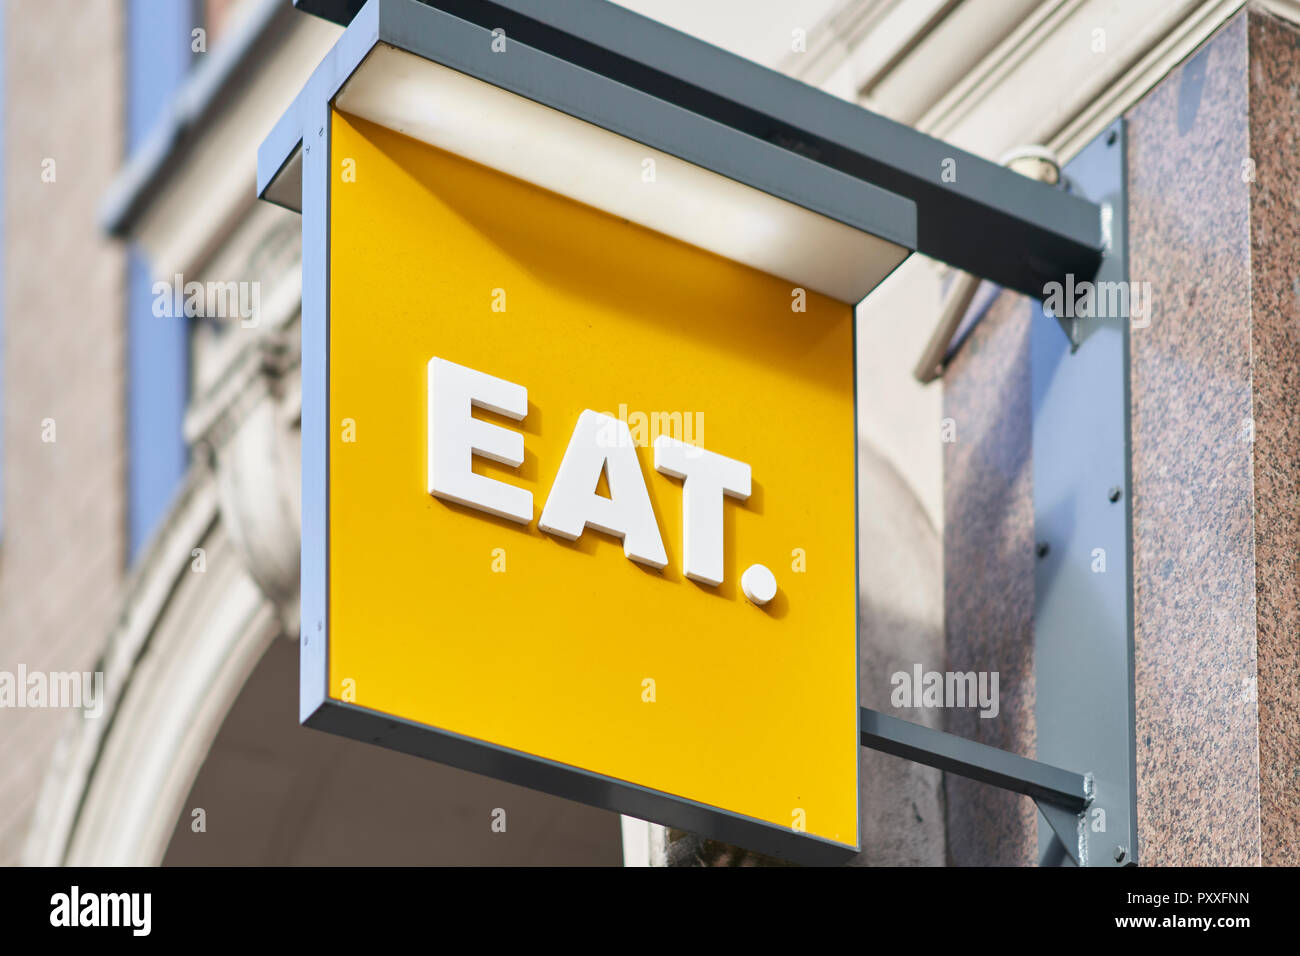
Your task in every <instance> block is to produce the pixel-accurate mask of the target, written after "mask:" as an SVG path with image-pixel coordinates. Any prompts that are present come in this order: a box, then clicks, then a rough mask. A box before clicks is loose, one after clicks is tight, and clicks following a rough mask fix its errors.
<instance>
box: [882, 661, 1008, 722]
mask: <svg viewBox="0 0 1300 956" xmlns="http://www.w3.org/2000/svg"><path fill="white" fill-rule="evenodd" d="M889 683H890V684H891V685H893V688H894V689H893V691H892V692H891V693H890V695H889V702H890V703H891V704H893V705H894V706H895V707H903V708H910V707H918V708H926V709H929V708H938V707H978V708H979V709H980V716H981V717H985V718H991V717H996V716H997V715H998V672H997V671H942V672H941V671H927V670H924V668H922V667H921V665H920V664H914V665H913V666H912V670H911V673H908V672H907V671H896V672H895V673H894V674H893V675H892V676H891V677H890V678H889Z"/></svg>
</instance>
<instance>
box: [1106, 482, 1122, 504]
mask: <svg viewBox="0 0 1300 956" xmlns="http://www.w3.org/2000/svg"><path fill="white" fill-rule="evenodd" d="M1106 497H1108V498H1109V499H1110V503H1111V504H1114V503H1115V502H1117V501H1119V499H1120V498H1123V497H1124V489H1122V488H1120V487H1119V486H1118V485H1117V486H1116V487H1114V488H1112V489H1110V493H1109V494H1108V495H1107V496H1106Z"/></svg>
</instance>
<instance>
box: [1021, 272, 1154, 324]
mask: <svg viewBox="0 0 1300 956" xmlns="http://www.w3.org/2000/svg"><path fill="white" fill-rule="evenodd" d="M1043 310H1044V311H1045V312H1047V313H1048V314H1049V315H1053V316H1055V317H1056V318H1058V319H1111V318H1123V317H1125V316H1127V317H1128V318H1129V321H1130V322H1131V324H1132V327H1133V328H1135V329H1145V328H1147V327H1148V326H1149V325H1150V324H1151V283H1150V282H1092V281H1090V280H1084V281H1082V282H1076V281H1075V278H1074V273H1067V274H1066V276H1065V281H1064V282H1049V283H1047V284H1046V285H1045V286H1043Z"/></svg>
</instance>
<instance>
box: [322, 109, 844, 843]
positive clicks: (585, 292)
mask: <svg viewBox="0 0 1300 956" xmlns="http://www.w3.org/2000/svg"><path fill="white" fill-rule="evenodd" d="M330 142H331V168H332V170H333V173H332V176H333V178H332V181H331V184H330V237H329V256H330V278H329V293H330V312H329V346H328V350H329V352H328V354H329V421H330V428H331V437H330V443H329V451H328V467H329V478H328V488H329V510H328V514H329V524H328V528H329V530H328V545H329V551H328V554H329V582H328V585H329V599H328V607H329V634H328V642H329V643H328V680H329V690H328V695H329V697H330V698H331V699H332V700H335V701H338V702H342V703H346V704H351V705H355V706H356V707H359V708H364V709H366V710H369V711H373V712H376V713H379V714H383V715H389V716H391V717H393V718H399V719H401V720H403V721H409V722H411V723H413V724H415V725H419V726H421V727H424V728H428V729H429V730H430V731H432V732H436V733H438V734H443V735H447V736H448V737H449V738H454V739H457V740H460V741H461V742H462V743H464V742H465V741H468V742H469V743H470V744H472V745H476V746H477V745H481V746H483V747H488V748H492V749H493V750H494V751H499V752H501V753H505V754H514V755H526V756H527V757H529V758H535V759H536V761H537V763H538V765H539V766H544V767H545V768H546V773H545V775H544V779H543V778H542V777H539V782H538V785H539V786H544V787H547V788H553V789H557V790H559V791H560V792H569V791H567V790H566V789H565V788H564V787H562V786H556V785H555V784H554V781H555V780H559V779H563V778H564V776H565V774H566V773H572V774H574V775H577V776H580V777H583V778H584V779H588V780H589V779H590V778H591V777H592V776H593V775H594V776H595V777H596V778H598V779H599V780H602V781H609V782H610V783H611V787H610V792H623V793H633V794H639V795H642V796H643V797H644V799H635V800H633V799H629V800H628V801H626V802H619V801H618V800H617V799H615V800H613V801H612V802H611V803H610V804H608V805H611V808H613V809H622V810H626V811H628V812H641V813H643V814H644V815H652V814H658V815H659V818H660V819H661V820H662V821H664V822H678V821H679V820H683V819H685V820H687V821H690V820H699V819H703V818H707V817H711V816H716V817H717V818H719V819H725V820H727V821H731V822H732V823H733V824H736V825H738V826H739V827H740V829H739V830H737V829H736V828H735V827H734V826H733V827H732V828H731V829H726V828H723V829H721V830H719V832H721V833H726V834H735V833H738V832H741V833H743V832H748V831H746V830H745V828H750V829H751V830H752V831H753V832H755V833H762V832H768V833H776V832H781V833H783V834H786V835H789V834H795V835H796V836H795V841H794V842H802V841H805V840H807V841H814V842H817V843H820V844H823V845H824V846H825V847H829V848H831V849H833V850H837V851H843V852H844V853H848V852H851V851H852V850H853V849H855V848H856V846H857V843H858V810H857V794H858V787H857V770H858V747H859V741H858V695H857V667H858V665H857V605H856V575H857V570H856V566H857V562H856V529H855V520H854V515H855V513H856V511H855V508H856V506H855V462H856V446H855V433H856V429H855V409H854V369H853V354H854V348H853V311H852V307H851V306H849V305H845V304H843V303H841V302H837V301H834V300H832V299H829V298H827V297H825V296H822V295H820V294H818V293H816V292H814V291H812V290H804V289H797V288H793V287H792V286H791V283H789V282H787V281H784V280H781V279H778V278H776V277H774V276H772V275H768V274H766V273H763V272H759V271H757V270H755V269H753V268H751V267H749V266H746V265H741V264H739V263H737V262H734V261H731V260H729V259H725V258H722V257H720V256H718V255H715V254H713V253H710V252H705V251H703V250H701V249H699V248H696V247H693V246H689V245H686V244H685V243H683V242H680V241H678V240H676V239H671V238H668V237H666V236H664V235H661V234H659V233H656V232H652V231H650V230H648V229H646V228H643V227H641V226H638V225H635V224H631V223H629V222H627V221H626V220H622V219H619V218H615V217H614V216H611V215H608V214H606V213H604V212H601V211H599V210H597V209H594V208H592V207H589V206H584V205H581V204H579V203H577V202H575V201H573V200H571V199H568V198H565V197H562V196H559V195H557V194H555V193H551V192H547V191H545V190H543V189H540V188H538V187H536V186H533V185H530V184H528V183H525V182H522V181H520V180H517V179H513V178H510V177H508V176H506V175H504V174H502V173H500V172H498V171H495V170H492V169H489V168H487V167H484V166H480V165H477V164H475V163H472V162H470V161H468V160H466V159H463V158H460V157H458V156H455V155H453V154H451V153H447V152H443V151H441V150H439V149H436V148H434V147H432V146H429V145H426V144H424V143H421V142H418V141H416V140H413V139H407V138H405V137H404V136H402V135H400V134H398V133H395V132H392V131H390V130H388V129H386V128H383V127H381V126H377V125H373V124H371V123H368V122H366V121H363V120H359V119H354V118H351V117H349V116H347V115H345V114H343V113H339V112H335V113H334V114H333V119H332V137H331V141H330ZM574 175H575V176H580V175H581V170H575V171H574ZM628 188H629V189H637V188H645V189H653V188H655V185H654V183H653V181H644V180H632V181H630V182H629V185H628ZM471 407H472V408H473V411H472V413H471V411H470V409H471ZM471 414H472V417H471ZM742 579H743V580H744V585H743V586H742ZM714 581H716V583H712V582H714ZM747 595H748V596H747ZM678 808H683V812H685V811H686V810H689V812H690V814H693V816H683V815H682V814H679V813H677V809H678ZM660 809H662V812H660ZM701 815H702V816H701ZM759 842H762V841H759Z"/></svg>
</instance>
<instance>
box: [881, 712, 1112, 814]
mask: <svg viewBox="0 0 1300 956" xmlns="http://www.w3.org/2000/svg"><path fill="white" fill-rule="evenodd" d="M859 726H860V728H861V730H860V733H861V735H862V746H864V747H869V748H870V749H872V750H879V751H880V752H881V753H887V754H892V755H893V756H895V757H903V758H905V759H907V760H915V761H916V762H917V763H923V764H925V765H926V766H929V767H937V768H938V769H939V770H942V771H944V772H945V773H955V774H959V775H960V776H963V777H969V778H971V779H972V780H978V781H979V782H980V783H987V784H991V785H993V786H995V787H1001V788H1002V789H1003V790H1011V791H1012V792H1014V793H1023V794H1024V795H1025V796H1027V797H1033V799H1034V800H1035V801H1036V802H1037V803H1039V804H1044V803H1046V804H1048V805H1051V806H1054V807H1060V808H1061V809H1063V810H1068V811H1070V812H1072V813H1079V812H1081V811H1082V810H1084V809H1085V808H1086V807H1087V806H1088V803H1089V801H1090V800H1091V799H1092V794H1091V789H1092V788H1091V786H1090V784H1089V780H1088V777H1087V775H1085V774H1081V773H1073V772H1071V771H1069V770H1062V769H1061V768H1060V767H1053V766H1052V765H1051V764H1045V763H1041V762H1040V761H1037V760H1031V759H1029V758H1028V757H1022V756H1020V755H1019V754H1013V753H1008V752H1007V751H1005V750H999V749H998V748H997V747H990V746H989V745H988V744H981V743H976V742H975V741H973V740H967V739H966V738H965V737H958V736H957V735H956V734H949V733H945V732H944V731H942V730H931V729H930V728H929V727H923V726H922V725H920V724H914V723H912V722H911V721H908V720H901V719H899V718H897V717H890V716H889V715H888V714H882V713H880V712H879V711H875V710H869V709H868V708H866V707H863V708H861V717H860V725H859Z"/></svg>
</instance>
